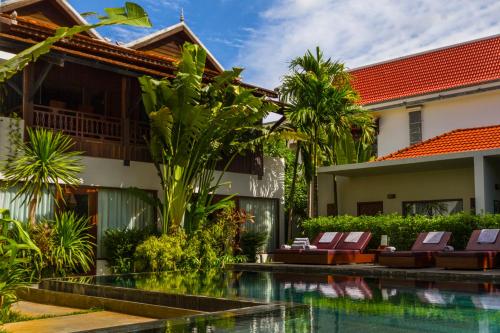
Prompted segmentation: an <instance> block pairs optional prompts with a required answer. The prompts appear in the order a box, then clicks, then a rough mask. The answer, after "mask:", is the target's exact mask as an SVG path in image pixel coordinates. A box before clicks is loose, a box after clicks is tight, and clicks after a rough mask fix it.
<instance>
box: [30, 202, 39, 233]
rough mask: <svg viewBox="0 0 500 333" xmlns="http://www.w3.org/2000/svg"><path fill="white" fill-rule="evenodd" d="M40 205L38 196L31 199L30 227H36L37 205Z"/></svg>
mask: <svg viewBox="0 0 500 333" xmlns="http://www.w3.org/2000/svg"><path fill="white" fill-rule="evenodd" d="M37 205H38V199H37V197H36V196H34V197H33V199H31V200H30V203H29V206H28V219H29V223H30V227H34V226H35V224H36V206H37Z"/></svg>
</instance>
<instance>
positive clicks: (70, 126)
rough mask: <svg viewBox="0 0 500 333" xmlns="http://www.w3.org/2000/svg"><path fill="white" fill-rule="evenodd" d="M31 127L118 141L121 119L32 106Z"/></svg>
mask: <svg viewBox="0 0 500 333" xmlns="http://www.w3.org/2000/svg"><path fill="white" fill-rule="evenodd" d="M33 125H34V126H38V127H44V128H50V129H55V130H60V131H62V132H63V133H65V134H68V135H71V136H73V137H79V138H94V139H100V140H110V141H120V140H121V139H122V130H121V127H122V126H121V125H122V124H121V119H120V118H115V117H104V116H100V115H94V114H89V113H85V112H79V111H74V110H68V109H61V108H55V107H49V106H44V105H34V107H33Z"/></svg>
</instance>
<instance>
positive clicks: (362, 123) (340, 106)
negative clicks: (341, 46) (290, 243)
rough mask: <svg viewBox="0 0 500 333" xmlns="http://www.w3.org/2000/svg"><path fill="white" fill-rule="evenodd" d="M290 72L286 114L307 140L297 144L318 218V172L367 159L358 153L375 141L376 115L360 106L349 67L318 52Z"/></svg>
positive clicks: (292, 65)
mask: <svg viewBox="0 0 500 333" xmlns="http://www.w3.org/2000/svg"><path fill="white" fill-rule="evenodd" d="M289 69H290V73H289V74H288V75H286V76H285V77H284V79H283V84H282V86H281V88H280V92H281V97H282V99H283V101H284V102H286V103H288V104H289V105H290V107H289V108H288V110H287V111H286V116H287V118H288V120H289V122H290V123H291V124H292V125H293V126H294V127H295V129H296V130H297V131H299V132H300V133H302V134H304V135H305V136H306V137H307V141H304V142H302V143H300V144H299V145H297V150H296V154H301V155H302V162H303V166H304V176H305V179H306V181H307V183H308V184H309V216H310V217H313V216H317V213H318V198H317V196H318V194H317V193H318V191H317V167H318V166H321V165H323V164H324V163H330V164H338V163H346V161H348V162H351V161H352V160H353V159H354V158H353V157H352V156H354V155H355V156H359V155H361V154H358V153H356V151H357V150H360V149H361V148H360V147H366V146H367V145H369V143H370V142H371V141H372V140H373V139H372V138H373V133H374V130H373V122H372V118H371V116H370V114H369V113H367V112H366V111H365V110H363V109H362V108H360V107H359V106H357V104H356V102H357V100H358V95H357V93H356V92H355V91H354V89H353V88H352V86H351V80H350V77H349V73H348V72H347V71H346V70H345V67H344V65H343V64H342V63H339V62H334V61H332V60H331V59H325V58H324V57H323V53H322V52H321V50H320V49H319V47H317V48H316V52H315V53H313V52H311V51H307V53H306V54H305V55H304V56H302V57H297V58H295V59H294V60H292V62H291V63H290V66H289ZM353 128H358V129H359V130H360V132H361V135H359V137H358V138H354V137H353V134H352V132H353ZM360 143H362V144H361V145H360ZM297 156H298V155H297ZM346 156H347V157H346ZM348 157H349V158H348ZM296 161H297V162H298V158H296ZM293 183H294V182H293ZM293 187H294V186H293V184H292V191H293ZM290 218H291V216H289V224H290V225H289V229H290V227H291V220H290Z"/></svg>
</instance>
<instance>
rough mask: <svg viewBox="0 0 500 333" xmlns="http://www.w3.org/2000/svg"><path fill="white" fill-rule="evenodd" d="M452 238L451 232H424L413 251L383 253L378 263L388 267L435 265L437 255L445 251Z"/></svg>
mask: <svg viewBox="0 0 500 333" xmlns="http://www.w3.org/2000/svg"><path fill="white" fill-rule="evenodd" d="M450 238H451V232H444V231H434V232H422V233H420V234H419V235H418V237H417V240H416V241H415V243H413V246H412V248H411V251H395V252H381V253H380V254H379V256H378V263H379V264H380V265H382V266H387V267H398V268H421V267H431V266H434V264H435V254H436V253H437V252H440V251H443V250H444V249H445V248H446V246H447V244H448V242H449V240H450Z"/></svg>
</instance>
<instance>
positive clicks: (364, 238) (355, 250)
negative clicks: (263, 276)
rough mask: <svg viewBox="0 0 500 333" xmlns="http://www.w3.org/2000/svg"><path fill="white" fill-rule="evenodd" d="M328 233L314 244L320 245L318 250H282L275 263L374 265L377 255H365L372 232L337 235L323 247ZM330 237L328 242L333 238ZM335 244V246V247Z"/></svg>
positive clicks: (277, 254) (317, 238)
mask: <svg viewBox="0 0 500 333" xmlns="http://www.w3.org/2000/svg"><path fill="white" fill-rule="evenodd" d="M326 234H327V233H324V234H323V235H318V237H316V239H315V240H314V242H313V244H318V245H317V247H318V248H317V249H309V250H308V249H305V248H304V249H302V250H296V249H280V250H277V251H276V252H275V253H274V261H276V262H284V263H288V264H319V265H342V264H355V263H357V264H359V263H372V262H373V261H374V258H375V255H374V254H368V253H364V252H363V251H364V250H365V248H366V247H367V246H368V243H369V242H370V239H371V237H372V235H371V233H370V232H346V233H336V235H335V237H334V238H333V239H332V240H331V241H330V242H328V243H324V244H325V245H326V246H323V245H322V243H321V239H322V238H323V237H325V235H326ZM331 236H332V235H329V237H328V238H327V239H325V238H323V240H324V241H325V242H326V241H327V240H329V239H330V238H331ZM334 244H335V245H334Z"/></svg>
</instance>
